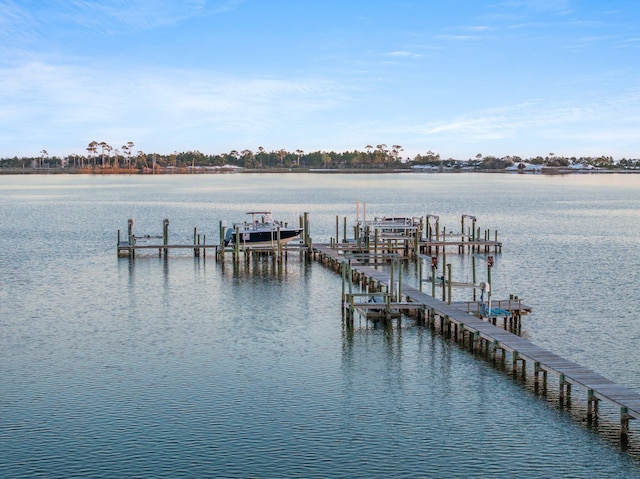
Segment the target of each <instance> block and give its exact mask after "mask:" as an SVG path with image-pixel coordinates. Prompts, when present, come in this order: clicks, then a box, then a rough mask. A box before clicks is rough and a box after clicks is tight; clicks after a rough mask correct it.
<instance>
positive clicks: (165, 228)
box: [162, 218, 169, 258]
mask: <svg viewBox="0 0 640 479" xmlns="http://www.w3.org/2000/svg"><path fill="white" fill-rule="evenodd" d="M162 224H163V227H162V236H163V244H164V246H165V248H164V257H165V258H166V257H167V256H168V255H169V249H168V248H167V245H168V244H169V219H168V218H165V219H164V220H163V222H162Z"/></svg>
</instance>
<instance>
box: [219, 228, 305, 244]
mask: <svg viewBox="0 0 640 479" xmlns="http://www.w3.org/2000/svg"><path fill="white" fill-rule="evenodd" d="M230 231H231V232H230V233H229V232H228V233H227V240H226V241H225V245H233V244H235V242H236V237H237V236H239V240H240V244H241V245H242V246H250V247H269V246H277V245H278V242H279V243H280V245H283V244H286V243H289V242H290V241H292V240H294V239H296V238H298V237H299V236H300V233H302V229H301V228H286V229H284V228H282V229H280V232H278V231H277V230H266V231H242V230H240V231H239V232H238V235H236V234H235V230H230ZM278 235H279V238H280V239H279V240H278Z"/></svg>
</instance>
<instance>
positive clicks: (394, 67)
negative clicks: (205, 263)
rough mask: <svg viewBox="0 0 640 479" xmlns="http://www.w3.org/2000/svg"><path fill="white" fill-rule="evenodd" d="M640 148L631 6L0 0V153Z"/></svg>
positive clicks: (630, 151)
mask: <svg viewBox="0 0 640 479" xmlns="http://www.w3.org/2000/svg"><path fill="white" fill-rule="evenodd" d="M94 140H95V141H97V142H102V141H105V142H107V143H108V144H109V145H111V146H113V147H114V148H120V146H121V145H125V144H126V143H127V142H129V141H132V142H134V144H135V146H134V151H143V152H145V153H161V154H170V153H173V152H176V151H177V152H182V151H193V150H198V151H201V152H203V153H205V154H220V153H226V152H229V151H231V150H238V151H242V150H245V149H249V150H252V151H257V150H258V148H259V147H263V148H264V149H265V150H267V151H272V150H280V149H286V150H288V151H295V150H298V149H301V150H303V151H305V152H311V151H336V152H343V151H351V150H360V151H366V148H365V147H366V146H367V145H372V146H374V147H375V146H377V145H379V144H385V145H387V146H388V147H389V148H391V146H392V145H400V146H401V147H402V151H401V154H400V156H401V157H406V158H413V157H414V156H415V155H417V154H426V153H427V152H429V151H431V152H434V153H439V154H440V155H441V157H443V158H454V159H458V160H466V159H469V158H474V157H476V156H477V155H478V154H481V155H483V156H489V155H492V156H497V157H502V156H507V155H512V156H513V155H516V156H520V157H522V158H529V157H534V156H538V155H540V156H547V155H549V154H550V153H553V154H555V155H556V156H561V155H563V156H566V157H572V156H576V157H579V156H594V157H595V156H600V155H606V156H613V157H614V159H621V158H640V1H638V0H607V1H602V0H386V1H383V0H92V1H89V0H0V157H2V158H9V157H13V156H18V157H21V156H28V157H34V156H39V154H40V153H39V152H40V151H41V150H43V149H45V150H47V152H48V154H49V156H60V157H62V156H66V155H70V154H87V151H86V148H87V146H88V144H89V143H90V142H91V141H94Z"/></svg>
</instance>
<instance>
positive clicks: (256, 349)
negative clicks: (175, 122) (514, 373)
mask: <svg viewBox="0 0 640 479" xmlns="http://www.w3.org/2000/svg"><path fill="white" fill-rule="evenodd" d="M356 201H360V202H366V204H367V215H368V216H371V215H373V214H374V213H376V214H380V215H382V214H386V215H390V214H396V215H416V216H420V215H426V214H437V215H439V216H440V224H441V225H444V226H446V227H447V229H452V230H455V231H456V232H457V231H459V229H460V226H459V225H460V216H461V215H462V214H471V215H475V216H476V217H477V218H478V226H480V227H482V228H483V229H484V228H490V229H492V230H494V229H497V230H498V232H499V239H500V240H501V241H503V243H504V247H503V253H502V254H501V255H497V257H496V265H495V267H494V269H493V272H492V277H493V287H494V297H496V298H501V297H503V298H504V297H507V296H508V295H509V294H517V295H518V296H520V297H521V298H523V300H524V301H525V302H526V303H527V304H529V305H531V306H532V307H533V308H534V313H533V314H532V315H529V316H527V317H525V318H524V321H523V333H524V335H525V336H526V337H528V338H529V339H530V340H532V341H533V342H534V343H536V344H539V345H540V346H543V347H545V348H547V349H549V350H551V351H553V352H555V353H558V354H560V355H561V356H564V357H567V358H568V359H571V360H573V361H576V362H578V363H579V364H582V365H584V366H587V367H589V368H591V369H593V370H595V371H596V372H598V373H600V374H602V375H604V376H605V377H608V378H610V379H613V380H615V381H618V382H620V383H622V384H624V385H626V386H627V387H630V388H632V389H634V390H636V391H640V348H639V347H638V345H639V340H640V320H639V319H638V313H639V312H640V299H639V295H638V294H637V291H638V287H637V285H638V284H639V279H640V278H639V277H638V276H639V273H638V271H639V265H640V248H639V246H640V244H639V238H640V221H639V220H640V176H638V175H571V176H541V175H482V174H459V175H451V174H446V175H438V174H407V175H399V174H396V175H393V174H381V175H321V174H285V175H267V174H263V175H251V174H247V175H244V174H242V175H240V174H237V175H203V176H145V177H142V176H132V177H126V176H123V177H111V176H11V177H8V176H0V214H1V216H0V218H2V221H1V222H0V246H1V247H0V274H1V278H2V281H1V282H0V312H1V316H0V374H1V376H0V377H1V379H2V383H1V389H0V451H1V452H0V475H1V476H2V477H78V476H90V477H268V478H271V477H549V478H551V477H625V478H626V477H640V426H639V425H637V424H635V423H633V422H632V423H631V435H630V443H629V446H628V447H626V448H624V447H621V446H620V444H619V441H618V439H617V424H616V418H617V416H616V414H617V412H616V411H613V410H611V411H608V410H607V407H604V405H603V406H601V409H602V411H601V412H602V418H601V421H600V422H599V424H598V425H597V427H588V426H587V425H586V424H585V423H584V421H582V419H581V414H580V411H581V409H580V408H581V406H580V399H582V398H581V397H580V396H581V395H582V394H583V392H582V391H579V390H575V391H574V396H575V408H574V409H572V410H566V409H561V408H559V407H558V405H557V402H556V401H554V400H553V398H552V397H550V398H545V397H541V396H536V395H535V394H534V393H533V392H532V391H531V389H530V387H529V386H528V385H526V384H523V383H522V381H519V380H517V379H514V378H512V377H511V376H510V375H509V374H508V373H507V372H505V371H501V370H499V369H497V368H495V367H494V366H492V365H491V364H490V363H488V362H486V361H484V360H482V359H479V358H476V357H474V356H472V355H471V354H469V353H468V352H466V351H464V350H461V349H460V348H459V347H458V346H457V345H455V344H452V343H450V342H447V341H445V340H443V339H442V338H441V337H440V336H438V335H437V334H432V333H431V332H430V331H429V330H426V329H423V328H420V327H417V326H415V325H414V324H413V323H412V322H411V321H409V320H406V321H403V324H402V327H401V328H396V329H395V330H394V331H392V332H389V331H384V330H379V329H375V328H373V327H372V326H371V325H367V324H366V322H359V323H358V322H357V323H356V328H355V330H354V331H353V332H352V333H349V332H346V331H344V330H343V328H342V325H341V312H340V291H341V284H340V277H339V276H338V275H336V274H335V273H332V272H330V271H327V270H325V269H324V268H323V267H322V266H320V265H317V264H306V263H305V262H304V261H303V260H301V259H300V258H299V257H298V255H297V254H293V255H290V257H289V259H288V261H287V262H286V263H285V264H283V265H282V266H281V267H278V265H277V264H274V263H273V262H272V261H271V260H269V259H264V258H263V259H258V260H255V261H252V262H250V263H249V264H245V263H241V264H240V265H238V266H234V265H233V264H232V262H231V261H230V260H227V261H226V262H225V263H224V264H220V263H216V262H215V261H214V258H213V257H211V256H209V257H207V258H206V259H205V258H200V259H194V258H193V257H192V256H189V254H188V253H177V254H174V255H172V256H171V257H170V258H169V259H168V261H165V260H164V259H160V258H157V257H156V256H154V255H149V256H147V257H139V258H137V259H136V261H135V262H130V261H129V260H128V259H126V258H117V257H116V252H115V243H116V232H117V230H118V229H122V230H126V222H127V219H128V218H134V220H135V231H136V232H137V233H138V234H160V233H161V228H162V219H163V218H165V217H167V218H169V220H170V236H171V237H172V238H173V239H175V240H176V241H183V242H187V241H189V240H190V239H191V237H192V235H193V228H194V227H198V230H199V232H200V233H201V234H205V235H207V242H215V241H216V239H217V235H218V225H219V221H220V220H226V221H228V222H232V221H239V220H242V219H244V213H245V211H249V210H252V209H256V208H258V209H263V208H264V209H269V210H272V211H274V212H275V213H276V216H278V217H280V218H285V219H290V220H291V221H297V217H298V215H299V214H302V213H303V212H309V214H310V218H311V229H312V237H313V240H314V242H316V243H318V242H325V241H328V240H329V238H330V237H331V236H333V235H335V222H336V221H335V218H336V216H339V217H340V218H342V217H344V216H347V217H348V218H349V223H351V222H352V221H353V220H354V219H355V204H356ZM448 261H450V262H451V263H452V264H453V269H454V275H455V276H456V278H457V279H458V280H466V279H468V277H469V274H470V258H469V255H465V256H458V255H448ZM406 274H407V279H406V281H407V282H408V283H412V282H413V283H414V284H417V277H416V271H415V268H413V266H410V265H408V266H407V268H406ZM468 294H469V292H468V291H465V290H461V291H456V292H454V295H455V298H456V299H465V298H466V296H467V295H468ZM554 380H555V378H552V377H550V382H553V381H554Z"/></svg>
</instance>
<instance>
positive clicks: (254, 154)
mask: <svg viewBox="0 0 640 479" xmlns="http://www.w3.org/2000/svg"><path fill="white" fill-rule="evenodd" d="M134 146H135V145H134V143H133V142H128V143H127V144H125V145H123V146H122V147H121V148H113V147H111V146H110V145H108V144H107V143H105V142H101V143H98V142H95V141H94V142H91V143H89V146H88V147H87V148H86V150H87V154H83V155H77V154H71V155H67V156H65V157H58V156H49V154H48V152H47V151H46V150H42V151H41V152H40V155H39V156H37V157H21V158H18V157H13V158H2V159H0V168H11V169H42V168H46V169H47V168H48V169H52V168H55V169H61V168H65V169H78V170H86V171H93V170H105V169H107V170H118V171H125V172H126V171H130V172H150V171H154V170H155V169H158V170H167V169H174V168H175V169H180V170H184V169H193V168H200V169H202V168H214V167H218V168H219V167H224V166H234V167H241V168H247V169H257V170H264V169H278V168H287V169H294V168H303V169H309V168H311V169H316V168H317V169H323V168H324V169H359V168H361V169H375V168H384V169H404V168H407V169H408V168H411V167H432V168H438V169H453V170H456V169H476V170H500V169H504V168H507V167H510V166H513V165H517V164H520V163H529V164H532V165H541V166H546V167H560V168H561V167H571V166H574V165H583V166H590V167H594V168H604V169H617V168H624V169H634V168H640V159H627V158H623V159H621V160H619V161H615V160H614V159H613V158H612V157H610V156H599V157H570V158H568V157H565V156H557V155H555V154H553V153H549V154H548V155H546V156H544V157H543V156H536V157H531V158H521V157H519V156H506V157H495V156H484V155H482V154H481V153H478V154H477V155H476V156H475V157H474V158H470V159H467V160H457V159H454V158H446V159H444V158H442V157H441V156H440V154H439V153H434V152H432V151H428V152H427V153H425V154H424V155H423V154H418V155H416V156H415V157H414V158H413V159H411V158H403V157H402V156H401V152H402V151H403V149H402V147H401V146H399V145H393V146H392V147H391V148H387V146H386V145H384V144H381V145H377V146H376V147H375V148H374V147H373V146H371V145H367V146H366V147H365V150H366V151H359V150H353V151H345V152H341V153H338V152H334V151H329V152H327V151H313V152H309V153H306V152H304V151H303V150H295V151H293V152H291V151H287V150H284V149H281V150H273V151H266V150H265V149H264V148H262V147H259V148H258V149H257V151H252V150H248V149H247V150H242V151H239V150H231V151H230V152H228V153H221V154H215V155H207V154H204V153H201V152H199V151H197V150H194V151H185V152H173V153H171V154H168V155H167V154H161V153H145V152H143V151H134Z"/></svg>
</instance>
